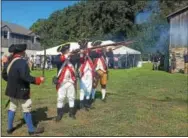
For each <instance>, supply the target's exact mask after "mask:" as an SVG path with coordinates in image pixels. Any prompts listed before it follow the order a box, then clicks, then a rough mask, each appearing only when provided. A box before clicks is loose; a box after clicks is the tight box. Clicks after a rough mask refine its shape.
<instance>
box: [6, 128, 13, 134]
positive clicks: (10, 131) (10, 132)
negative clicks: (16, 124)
mask: <svg viewBox="0 0 188 138" xmlns="http://www.w3.org/2000/svg"><path fill="white" fill-rule="evenodd" d="M14 130H15V128H12V129H10V130H7V134H12V133H13V132H14Z"/></svg>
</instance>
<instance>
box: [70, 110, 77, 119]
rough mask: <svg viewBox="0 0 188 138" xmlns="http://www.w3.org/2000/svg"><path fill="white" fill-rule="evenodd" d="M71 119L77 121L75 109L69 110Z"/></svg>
mask: <svg viewBox="0 0 188 138" xmlns="http://www.w3.org/2000/svg"><path fill="white" fill-rule="evenodd" d="M69 117H71V118H72V119H76V117H75V112H74V108H70V109H69Z"/></svg>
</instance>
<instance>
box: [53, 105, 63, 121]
mask: <svg viewBox="0 0 188 138" xmlns="http://www.w3.org/2000/svg"><path fill="white" fill-rule="evenodd" d="M62 117H63V108H57V117H56V120H55V121H56V122H59V121H60V120H61V119H62Z"/></svg>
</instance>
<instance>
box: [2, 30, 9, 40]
mask: <svg viewBox="0 0 188 138" xmlns="http://www.w3.org/2000/svg"><path fill="white" fill-rule="evenodd" d="M2 36H3V37H4V38H5V39H8V32H7V31H3V32H2Z"/></svg>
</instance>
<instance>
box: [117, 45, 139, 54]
mask: <svg viewBox="0 0 188 138" xmlns="http://www.w3.org/2000/svg"><path fill="white" fill-rule="evenodd" d="M113 53H114V54H115V55H118V54H120V55H124V54H135V55H136V54H138V55H140V54H141V52H140V51H137V50H134V49H132V48H129V47H126V46H122V47H120V48H117V49H115V50H113Z"/></svg>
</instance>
